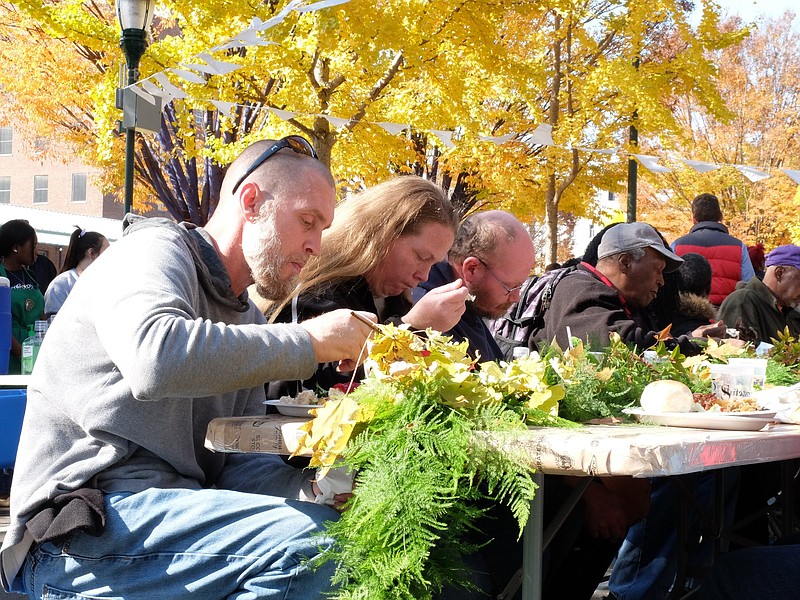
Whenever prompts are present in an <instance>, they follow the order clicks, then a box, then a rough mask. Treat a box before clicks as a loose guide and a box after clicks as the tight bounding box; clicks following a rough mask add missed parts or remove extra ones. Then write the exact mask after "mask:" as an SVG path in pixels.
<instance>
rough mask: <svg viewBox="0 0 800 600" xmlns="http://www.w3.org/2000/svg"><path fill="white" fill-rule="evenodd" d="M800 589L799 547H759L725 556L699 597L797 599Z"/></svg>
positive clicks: (700, 599) (713, 599)
mask: <svg viewBox="0 0 800 600" xmlns="http://www.w3.org/2000/svg"><path fill="white" fill-rule="evenodd" d="M798 590H800V546H797V545H794V546H759V547H757V548H745V549H744V550H737V551H736V552H730V553H728V554H724V555H722V556H721V557H720V558H719V560H718V561H717V562H716V563H715V564H714V568H713V569H711V571H710V572H709V574H708V577H706V579H705V580H703V585H701V586H700V591H699V592H698V594H697V600H753V599H754V598H765V599H766V598H768V599H769V600H794V599H795V598H797V595H798Z"/></svg>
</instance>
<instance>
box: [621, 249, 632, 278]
mask: <svg viewBox="0 0 800 600" xmlns="http://www.w3.org/2000/svg"><path fill="white" fill-rule="evenodd" d="M632 262H633V261H632V260H631V256H630V254H627V253H625V252H623V253H622V254H620V255H618V256H617V265H618V266H619V270H620V272H621V273H627V272H628V271H629V270H630V268H631V263H632Z"/></svg>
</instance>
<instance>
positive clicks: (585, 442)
mask: <svg viewBox="0 0 800 600" xmlns="http://www.w3.org/2000/svg"><path fill="white" fill-rule="evenodd" d="M742 418H746V417H742ZM302 422H303V420H298V419H291V418H287V417H280V416H277V415H276V416H273V415H269V416H267V417H257V418H237V419H215V420H214V421H212V422H211V423H210V424H209V427H208V434H207V436H206V446H207V447H209V448H210V449H213V450H215V451H220V452H273V453H283V452H286V451H287V450H289V451H291V450H292V449H293V448H292V447H293V446H294V447H296V431H297V427H299V425H300V424H302ZM279 438H280V439H279ZM495 443H497V444H498V445H499V446H500V447H502V448H505V449H507V450H508V451H509V452H513V453H514V454H515V455H517V456H519V457H521V460H528V461H529V464H530V466H532V467H534V468H535V469H536V476H535V477H536V481H537V483H538V484H539V486H540V487H539V491H538V492H537V494H536V497H535V498H534V500H533V504H532V506H531V518H530V520H529V522H528V525H527V526H526V528H525V531H524V533H523V541H524V543H523V573H522V597H523V600H539V598H541V584H542V581H541V573H542V570H541V558H542V548H543V546H544V540H543V523H542V506H543V501H544V494H545V493H546V491H545V489H544V486H543V475H544V474H561V475H577V476H585V477H596V476H605V475H608V476H615V475H628V476H632V477H669V476H678V475H685V474H688V473H697V472H701V471H709V470H713V469H720V468H723V467H732V466H739V465H748V464H755V463H767V462H776V461H783V460H787V459H792V458H799V457H800V427H798V426H796V425H786V424H775V425H770V426H768V428H767V429H765V430H762V431H728V430H710V429H689V428H679V427H656V426H644V425H589V426H584V427H580V428H577V429H558V428H539V427H534V428H531V429H529V430H528V431H527V432H523V433H518V434H514V435H509V436H505V437H503V438H500V437H497V438H495ZM587 481H588V479H587Z"/></svg>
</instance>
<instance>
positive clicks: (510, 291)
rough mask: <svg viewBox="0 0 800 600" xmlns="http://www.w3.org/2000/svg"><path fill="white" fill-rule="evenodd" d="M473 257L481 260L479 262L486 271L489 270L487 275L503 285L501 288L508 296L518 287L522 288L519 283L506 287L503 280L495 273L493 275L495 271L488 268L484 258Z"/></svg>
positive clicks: (518, 288) (517, 289)
mask: <svg viewBox="0 0 800 600" xmlns="http://www.w3.org/2000/svg"><path fill="white" fill-rule="evenodd" d="M475 258H477V259H478V260H479V261H481V264H482V265H483V266H484V267H485V268H486V270H487V271H489V275H491V276H492V277H494V278H495V279H496V280H497V283H499V284H500V285H501V286H502V287H503V289H504V290H505V291H506V296H510V295H511V294H513V293H514V292H517V291H519V290H520V289H522V284H521V283H520V284H519V285H515V286H514V287H508V286H507V285H506V284H505V283H503V280H502V279H500V278H499V277H498V276H497V275H495V272H494V271H492V269H491V268H489V265H487V264H486V261H485V260H483V259H482V258H481V257H480V256H476V257H475Z"/></svg>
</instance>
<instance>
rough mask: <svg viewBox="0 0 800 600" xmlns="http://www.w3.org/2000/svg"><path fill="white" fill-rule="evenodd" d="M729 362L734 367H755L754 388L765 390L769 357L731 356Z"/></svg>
mask: <svg viewBox="0 0 800 600" xmlns="http://www.w3.org/2000/svg"><path fill="white" fill-rule="evenodd" d="M728 364H729V365H731V366H733V367H745V368H746V367H752V368H753V389H754V390H763V389H764V383H766V381H767V359H766V358H729V359H728Z"/></svg>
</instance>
